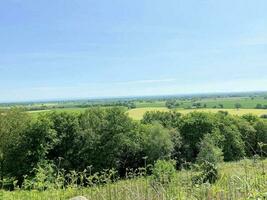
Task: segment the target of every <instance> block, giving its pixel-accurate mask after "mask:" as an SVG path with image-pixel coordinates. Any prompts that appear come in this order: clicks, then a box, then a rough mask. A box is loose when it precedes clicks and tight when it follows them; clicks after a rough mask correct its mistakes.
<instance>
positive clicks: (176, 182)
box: [0, 160, 267, 200]
mask: <svg viewBox="0 0 267 200" xmlns="http://www.w3.org/2000/svg"><path fill="white" fill-rule="evenodd" d="M266 169H267V160H264V161H261V160H255V161H253V160H242V161H239V162H231V163H222V164H221V165H220V166H219V172H220V178H219V179H218V181H217V182H216V183H215V184H213V185H211V184H201V185H195V184H193V183H192V181H191V180H192V177H193V175H194V174H195V173H196V172H195V171H194V170H182V171H179V172H177V173H176V175H175V177H174V178H173V179H172V181H171V183H170V184H168V185H161V184H155V183H153V182H151V179H150V177H147V176H145V177H139V176H136V177H132V179H126V180H120V181H117V182H115V183H112V182H109V183H107V184H105V185H95V186H93V187H79V186H77V185H72V186H70V187H68V188H65V189H59V190H53V189H52V190H44V191H36V190H32V191H25V190H16V191H13V192H7V191H2V192H1V193H0V194H1V195H2V199H5V200H15V199H20V200H49V199H51V200H52V199H69V198H71V197H74V196H79V195H83V196H85V197H87V198H88V199H94V200H135V199H136V200H172V199H174V200H187V199H188V200H194V199H199V200H201V199H203V200H206V199H210V200H211V199H214V200H223V199H234V200H239V199H240V200H241V199H266V198H267V173H266ZM1 195H0V197H1Z"/></svg>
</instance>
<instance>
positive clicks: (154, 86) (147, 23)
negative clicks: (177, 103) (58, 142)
mask: <svg viewBox="0 0 267 200" xmlns="http://www.w3.org/2000/svg"><path fill="white" fill-rule="evenodd" d="M266 10H267V1H265V0H255V1H250V0H236V1H231V0H224V1H213V0H204V1H198V0H188V1H182V0H167V1H152V0H136V1H123V0H114V1H108V0H103V1H101V2H100V1H96V0H91V1H86V0H79V1H66V0H53V1H52V0H47V1H34V0H27V1H23V0H9V1H1V2H0V102H5V101H26V100H40V99H67V98H71V99H74V98H89V97H108V96H112V97H116V96H146V95H169V94H192V93H211V92H233V91H264V90H266V89H267V88H266V85H267V59H266V58H267V26H266V21H267V12H266Z"/></svg>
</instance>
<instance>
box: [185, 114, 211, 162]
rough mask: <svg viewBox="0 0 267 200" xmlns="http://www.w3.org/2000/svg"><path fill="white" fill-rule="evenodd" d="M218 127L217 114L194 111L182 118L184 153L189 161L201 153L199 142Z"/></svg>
mask: <svg viewBox="0 0 267 200" xmlns="http://www.w3.org/2000/svg"><path fill="white" fill-rule="evenodd" d="M215 129H216V118H215V115H213V114H210V113H201V112H192V113H189V114H187V115H185V116H184V117H183V118H182V122H181V127H180V133H181V136H182V141H183V147H182V154H183V156H184V157H185V158H184V159H185V160H187V161H190V162H192V161H195V159H196V157H197V155H198V153H199V150H200V149H199V145H198V144H199V143H200V141H201V140H202V138H203V137H204V135H206V134H208V133H212V132H213V131H214V130H215Z"/></svg>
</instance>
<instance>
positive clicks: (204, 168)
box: [192, 161, 219, 184]
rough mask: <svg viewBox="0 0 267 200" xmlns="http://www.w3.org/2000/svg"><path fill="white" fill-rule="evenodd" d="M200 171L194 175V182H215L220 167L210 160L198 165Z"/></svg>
mask: <svg viewBox="0 0 267 200" xmlns="http://www.w3.org/2000/svg"><path fill="white" fill-rule="evenodd" d="M198 168H199V170H200V173H199V174H198V175H195V176H193V179H192V181H193V183H194V184H203V183H211V184H213V183H215V182H216V181H217V180H218V178H219V172H218V168H217V166H216V165H215V164H213V163H210V162H208V161H205V162H203V163H202V164H201V165H200V166H198Z"/></svg>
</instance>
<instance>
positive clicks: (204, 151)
mask: <svg viewBox="0 0 267 200" xmlns="http://www.w3.org/2000/svg"><path fill="white" fill-rule="evenodd" d="M214 139H215V138H213V136H212V134H206V135H205V136H204V138H203V139H202V141H201V143H200V151H199V153H198V155H197V162H198V163H199V164H202V163H204V162H206V161H207V162H209V163H213V164H215V165H216V164H218V163H220V162H222V161H223V152H222V149H220V148H219V147H218V146H216V142H215V141H214Z"/></svg>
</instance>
